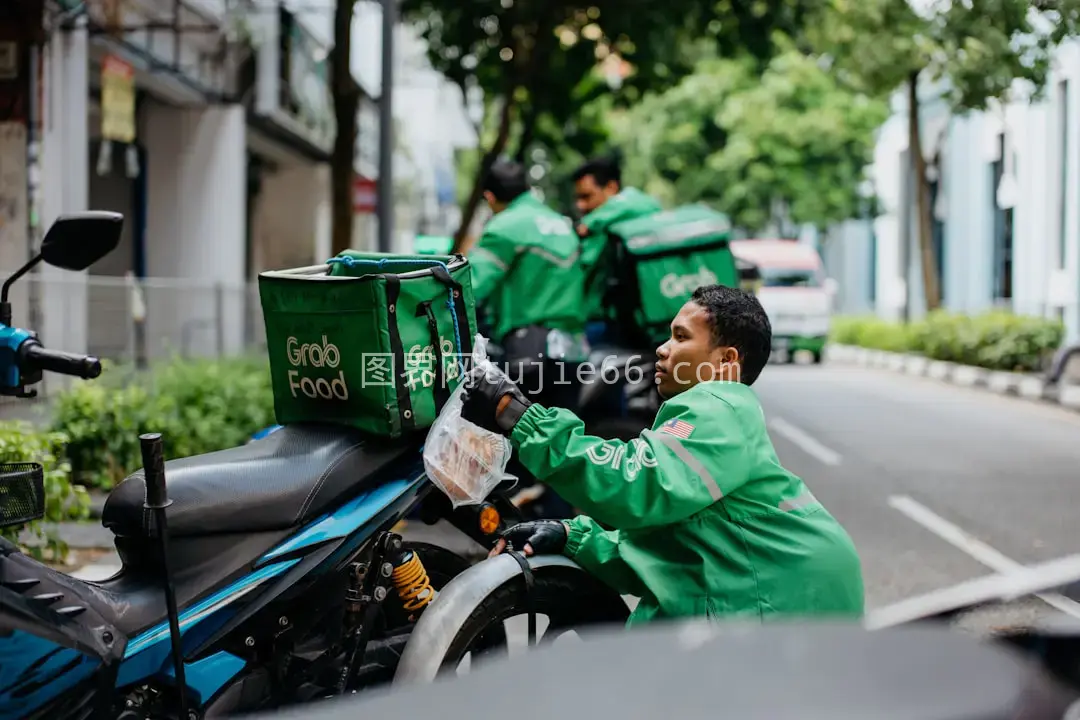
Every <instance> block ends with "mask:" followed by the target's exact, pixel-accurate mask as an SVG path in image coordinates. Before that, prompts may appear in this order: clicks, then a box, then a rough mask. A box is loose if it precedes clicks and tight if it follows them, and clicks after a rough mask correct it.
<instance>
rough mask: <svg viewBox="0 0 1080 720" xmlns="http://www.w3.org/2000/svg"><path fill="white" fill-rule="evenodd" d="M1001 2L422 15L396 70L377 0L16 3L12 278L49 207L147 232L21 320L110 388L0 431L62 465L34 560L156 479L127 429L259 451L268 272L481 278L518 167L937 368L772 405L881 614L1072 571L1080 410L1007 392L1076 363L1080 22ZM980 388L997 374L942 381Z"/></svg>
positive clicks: (1078, 608)
mask: <svg viewBox="0 0 1080 720" xmlns="http://www.w3.org/2000/svg"><path fill="white" fill-rule="evenodd" d="M620 2H621V4H620ZM661 5H662V7H661ZM991 5H993V7H994V9H995V10H994V12H990V11H987V12H985V13H984V12H981V11H980V12H975V11H974V10H972V9H970V8H968V7H967V6H962V5H961V4H956V5H952V4H949V3H945V4H940V3H934V2H922V3H912V4H909V3H907V2H904V1H903V0H864V1H862V2H859V3H855V4H848V3H844V2H839V0H837V1H835V2H829V1H827V0H815V1H813V2H796V1H795V0H770V1H769V2H759V3H738V2H735V3H715V4H714V3H700V2H692V1H691V0H677V1H674V0H673V2H671V3H664V4H656V3H649V2H644V0H641V1H638V0H619V2H616V0H604V1H601V0H597V1H596V2H593V3H573V2H563V1H560V2H554V3H529V2H525V0H494V1H493V2H474V3H471V4H464V3H461V2H460V1H459V0H405V2H404V3H402V4H401V6H400V7H397V8H396V9H395V10H394V13H393V14H394V16H395V17H394V18H392V19H393V22H391V23H390V25H391V26H392V29H393V40H394V42H393V53H392V55H393V64H392V68H391V69H392V72H391V73H390V74H389V75H387V73H384V71H383V70H384V68H383V67H382V62H381V57H382V55H383V54H384V53H383V45H382V38H383V24H384V23H383V9H382V8H383V5H382V4H380V3H377V2H370V1H368V0H356V2H352V0H338V1H337V2H335V0H289V1H287V2H286V1H284V0H88V1H87V2H80V1H79V0H8V2H6V3H4V4H3V6H0V271H3V272H5V273H10V272H11V271H13V270H14V269H16V268H17V267H19V266H20V265H21V264H22V263H24V262H25V261H26V260H27V259H28V258H29V257H30V256H31V254H32V253H33V252H34V250H35V248H36V247H37V246H38V244H39V243H40V240H41V237H42V235H43V232H44V230H45V229H46V228H48V226H49V225H50V224H51V223H52V222H53V220H55V219H56V218H57V217H58V216H59V215H61V214H64V213H69V212H76V211H80V210H86V209H96V210H112V211H117V212H121V213H123V214H124V216H125V218H126V220H125V226H124V236H123V239H122V241H121V244H120V247H119V248H118V249H117V250H116V251H115V252H114V253H113V254H112V255H110V256H108V257H107V258H105V259H104V260H103V261H101V262H99V263H98V264H96V265H95V266H93V267H92V268H91V269H90V270H89V271H88V272H87V273H68V272H63V271H58V270H53V269H50V268H48V267H40V268H37V269H36V270H35V271H34V273H33V274H32V275H31V276H30V277H29V278H27V280H26V281H24V282H23V283H21V284H20V285H19V286H17V287H16V289H15V290H14V292H13V296H12V300H13V302H14V307H15V318H14V319H15V324H16V325H21V326H24V327H32V328H34V329H36V330H37V331H38V332H39V334H40V337H41V339H42V341H43V342H44V343H45V344H46V345H48V346H49V347H52V348H54V349H58V350H65V351H69V352H76V353H89V354H92V355H96V356H98V357H101V358H103V359H105V360H107V361H110V362H111V365H110V368H111V369H110V372H109V373H107V374H106V376H104V377H103V378H102V379H101V380H100V381H95V382H94V383H77V384H73V383H72V381H70V380H68V379H65V378H63V377H61V376H53V375H50V376H47V377H46V379H45V382H44V383H43V386H42V399H41V400H40V401H38V402H32V403H21V404H19V405H18V407H15V406H14V404H13V403H11V402H3V403H0V410H2V412H3V417H4V418H5V419H7V420H13V419H16V418H29V419H31V420H33V421H34V422H35V423H36V424H37V426H38V427H39V428H40V433H38V434H34V433H37V432H38V431H34V433H31V432H30V431H28V430H26V428H23V427H22V426H18V425H14V424H10V423H5V424H4V426H3V427H2V428H0V436H2V437H0V440H4V439H5V438H6V439H9V440H10V439H12V438H17V439H18V442H17V443H16V442H15V441H14V440H12V442H11V443H9V444H11V445H12V446H14V445H16V444H18V445H20V447H22V446H26V448H28V449H25V450H18V451H16V450H10V452H18V453H24V454H35V453H37V455H36V457H44V458H52V459H53V460H54V461H55V462H54V463H53V467H54V469H53V470H52V471H51V473H50V476H49V478H48V482H49V488H50V492H51V493H53V494H54V495H55V497H56V498H57V500H58V502H57V503H56V505H55V507H56V508H57V509H55V511H51V514H50V517H49V520H50V522H51V523H53V525H50V526H49V527H51V528H54V526H55V527H60V528H61V529H63V532H59V531H56V530H55V528H54V530H50V531H49V533H50V534H49V535H48V538H49V539H48V541H47V543H46V546H47V547H49V548H52V549H54V550H57V551H59V552H60V554H63V552H64V551H65V550H66V549H67V546H69V545H71V546H73V547H75V548H76V549H88V550H90V551H95V552H96V550H97V549H100V548H104V549H106V550H107V549H108V548H109V547H111V543H110V542H109V538H108V535H107V533H106V534H105V540H101V531H102V529H101V528H100V527H99V526H98V525H97V524H96V522H95V521H93V520H92V519H91V518H90V514H91V511H92V509H93V508H94V507H95V506H96V505H99V504H100V498H101V497H102V493H104V492H105V491H107V490H108V489H109V488H110V487H111V486H112V485H113V484H114V483H116V482H118V481H119V480H120V479H122V478H123V477H124V476H125V475H126V474H127V473H128V472H130V471H132V470H134V469H135V468H136V467H138V458H139V456H138V446H137V443H136V433H135V431H134V430H133V428H136V427H140V426H141V425H143V424H144V423H146V422H148V421H150V420H152V421H153V422H154V423H155V424H156V426H157V427H159V428H161V430H162V432H164V434H165V436H166V437H169V438H183V439H182V440H176V442H178V443H180V444H181V446H176V447H173V448H171V454H172V455H173V456H179V455H184V454H188V455H190V454H195V453H197V452H208V451H210V450H215V449H220V448H223V447H230V446H233V445H238V444H241V443H242V442H244V441H245V440H246V439H247V438H248V437H249V436H250V434H251V433H253V432H254V431H256V430H258V429H260V428H262V427H265V426H266V425H269V424H271V423H272V422H273V409H272V396H271V394H270V390H269V385H268V382H267V380H266V375H265V368H264V364H265V363H264V359H263V358H262V357H261V355H262V353H263V352H264V350H265V346H264V328H263V321H262V317H261V313H260V306H259V297H258V291H257V287H256V284H255V280H256V277H257V276H258V274H259V273H260V272H262V271H264V270H269V269H281V268H290V267H300V266H306V265H312V264H319V263H322V262H324V261H325V260H326V259H327V258H329V257H331V256H332V255H334V254H336V253H337V252H338V251H340V250H342V249H345V248H348V247H351V248H355V249H363V250H383V251H392V252H413V251H414V250H415V249H416V248H417V243H418V242H419V241H422V240H426V239H430V238H431V237H447V238H453V239H454V242H455V245H456V247H457V248H458V249H465V248H467V247H468V246H469V243H470V242H471V241H472V240H473V239H474V238H475V237H476V236H477V235H478V233H479V231H480V229H481V228H482V226H483V223H484V222H485V220H486V219H487V212H486V208H485V207H484V204H483V202H482V201H480V200H479V196H478V193H477V183H476V178H477V177H478V176H479V173H481V172H482V171H483V169H484V168H485V167H487V166H489V165H490V163H491V162H492V161H493V160H494V159H495V158H496V157H499V156H510V157H515V158H517V159H518V160H519V161H522V162H524V163H525V164H526V165H527V166H528V168H529V175H530V177H531V178H532V180H533V181H534V183H535V184H536V188H537V191H538V192H539V193H540V194H541V195H542V196H543V197H544V198H545V200H546V201H548V202H549V203H551V204H552V205H553V206H554V207H556V208H557V209H559V210H560V211H562V212H565V213H567V214H572V213H573V207H572V199H573V198H572V182H571V179H570V175H571V172H572V170H573V169H574V167H576V166H577V165H578V164H579V163H580V162H582V161H583V160H584V159H586V158H588V157H591V156H594V155H598V154H603V153H613V154H616V155H617V156H618V157H620V158H621V161H622V166H623V180H624V183H625V184H627V185H632V186H634V187H638V188H640V189H642V190H644V191H645V192H647V193H649V194H652V195H653V196H654V197H656V198H658V199H660V200H661V201H662V202H663V203H664V204H665V205H667V206H669V207H670V206H673V205H679V204H685V203H691V202H703V203H706V204H709V205H711V206H713V207H714V208H716V209H718V210H720V211H722V212H725V213H727V214H728V215H729V216H730V217H731V218H732V221H733V224H734V225H735V227H736V232H735V236H736V237H744V238H776V237H783V238H788V239H790V240H791V241H792V242H797V243H803V244H806V245H809V246H811V247H813V248H815V249H817V250H818V252H820V254H821V256H822V258H823V260H824V272H825V274H826V275H827V276H828V277H829V278H832V279H833V280H834V281H835V292H834V293H833V296H832V312H833V315H834V317H833V335H832V337H831V346H832V347H836V348H840V349H844V348H850V347H856V346H859V347H863V348H872V349H874V350H881V351H890V352H895V353H901V354H904V355H906V356H911V357H919V358H923V359H924V360H928V361H929V360H935V361H941V362H946V363H950V364H949V366H948V367H946V368H945V370H943V371H942V373H939V374H938V375H937V376H936V377H924V376H920V375H925V373H922V372H918V373H902V372H897V371H895V369H893V370H890V369H889V368H888V367H885V365H886V364H887V363H885V362H882V363H878V367H868V366H865V365H863V364H857V363H853V362H845V361H842V360H841V359H839V356H838V354H837V353H831V354H830V353H826V362H825V364H824V365H804V364H798V363H797V364H777V365H776V366H775V367H771V368H769V369H767V370H766V371H765V373H764V375H763V377H762V380H761V382H760V383H759V386H758V387H759V388H760V395H761V397H762V400H763V403H764V406H765V409H766V414H767V416H769V417H770V418H771V421H770V422H771V430H772V431H773V434H774V435H773V436H774V440H775V441H776V444H777V447H778V450H779V452H780V455H781V459H782V460H783V461H784V462H785V464H788V465H789V466H790V467H791V469H792V470H794V471H795V472H796V473H798V474H799V475H800V476H802V477H803V478H804V479H806V480H807V482H808V483H809V485H810V486H811V487H812V488H813V489H814V492H815V493H817V494H818V495H819V497H820V498H821V500H822V501H823V502H824V503H825V505H826V506H827V507H828V508H830V510H832V511H833V512H834V514H836V515H837V517H838V518H839V519H840V520H841V521H842V522H843V523H844V524H845V525H846V526H847V527H849V529H850V530H851V532H852V534H853V535H854V537H855V540H856V542H857V544H858V546H859V549H860V552H861V553H862V554H863V558H864V562H865V564H866V568H867V582H868V593H869V601H870V605H871V606H876V605H880V604H883V603H886V602H891V601H895V600H898V599H901V598H903V597H907V596H909V595H911V594H913V593H916V592H922V591H926V590H930V589H934V588H937V587H942V586H945V585H948V584H951V583H954V582H958V581H960V580H963V579H967V578H969V577H974V576H976V575H979V574H984V573H986V572H990V571H998V570H1001V569H1002V568H1007V567H1011V566H1010V565H1009V563H1010V562H1015V563H1027V562H1032V561H1036V560H1040V559H1049V558H1052V557H1059V556H1062V555H1066V554H1069V553H1071V552H1074V551H1076V550H1077V546H1078V540H1077V537H1078V536H1077V534H1076V533H1075V532H1074V525H1075V522H1073V516H1074V514H1075V510H1074V509H1075V508H1076V507H1080V483H1077V481H1076V479H1077V468H1080V450H1078V448H1080V445H1078V444H1077V443H1076V441H1075V438H1076V437H1077V430H1078V429H1080V425H1078V423H1080V418H1078V416H1076V415H1075V414H1074V411H1073V410H1071V409H1069V403H1067V402H1064V399H1065V397H1066V396H1067V395H1068V392H1069V391H1068V390H1067V389H1063V390H1061V391H1060V394H1055V395H1054V397H1053V398H1051V400H1061V401H1060V402H1052V401H1048V400H1047V398H1046V397H1043V392H1042V390H1041V387H1042V386H1041V385H1040V389H1039V390H1038V392H1035V393H1033V394H1032V393H1029V395H1032V396H1033V397H1034V399H1031V398H1022V397H1019V388H1020V386H1021V385H1022V384H1023V382H1024V380H1025V379H1028V380H1032V381H1035V382H1037V383H1041V382H1042V380H1041V377H1042V374H1043V373H1044V372H1045V371H1046V369H1047V367H1048V363H1049V360H1050V357H1051V356H1052V354H1053V352H1054V351H1055V350H1057V349H1058V347H1060V346H1061V345H1062V344H1065V343H1069V342H1073V341H1077V340H1080V213H1078V212H1077V208H1078V207H1080V203H1078V202H1077V201H1078V200H1080V122H1078V118H1080V92H1078V88H1077V85H1078V82H1080V42H1077V40H1075V39H1074V37H1075V30H1076V28H1077V22H1078V17H1080V3H1076V2H1071V1H1070V2H1059V3H1044V4H1042V5H1040V7H1039V9H1038V10H1035V9H1031V8H1028V3H1026V2H1020V0H996V1H995V2H994V3H991ZM1025 8H1027V9H1025ZM342 28H344V30H343V29H342ZM1023 40H1028V41H1031V42H1028V43H1026V44H1025V42H1021V41H1023ZM335 47H336V48H337V50H335ZM1018 48H1019V49H1018ZM346 51H347V52H346ZM335 67H337V68H347V70H348V74H347V77H346V76H345V75H340V77H335ZM384 76H392V78H393V80H392V83H393V84H392V88H393V91H392V102H391V104H390V106H389V108H390V111H391V113H392V118H393V123H392V126H393V128H394V133H393V135H392V137H389V138H388V139H387V138H383V140H384V141H385V142H384V143H383V144H384V145H386V146H388V148H389V150H390V152H391V154H390V155H389V157H390V158H391V159H392V161H391V162H383V163H380V137H379V127H380V123H379V115H380V104H381V103H382V102H383V99H384V96H385V94H384V93H383V88H382V78H383V77H384ZM353 110H355V112H352V111H353ZM342 121H347V122H346V126H347V127H346V128H345V131H344V132H345V134H342V128H341V125H342ZM353 130H355V136H354V137H347V135H348V134H349V133H351V131H353ZM342 138H344V139H342ZM384 169H391V170H392V174H391V177H390V182H389V183H387V182H386V181H385V180H386V179H385V178H382V179H381V178H380V175H381V173H382V172H383V170H384ZM390 190H392V193H391V192H389V191H390ZM380 198H381V201H383V202H386V203H387V208H388V209H387V210H386V212H384V213H381V216H382V217H383V218H384V221H385V220H391V221H392V223H387V224H385V225H384V226H383V227H382V228H380V225H379V217H378V215H379V214H377V210H378V209H379V202H380ZM387 231H389V232H387ZM380 238H382V241H380ZM845 357H847V358H849V360H850V358H852V357H854V356H853V355H851V354H849V355H847V356H845ZM959 366H964V367H973V368H977V369H978V370H979V372H982V373H987V375H986V377H985V378H984V377H983V376H981V375H980V376H979V379H977V381H973V382H971V383H961V384H964V385H968V387H957V386H956V385H950V384H947V383H945V382H942V380H944V379H947V378H946V375H948V376H949V377H951V376H952V374H955V372H956V367H959ZM990 372H994V373H998V376H997V377H998V381H997V382H998V384H999V385H1001V387H1002V388H1004V390H1003V391H1002V392H999V393H995V392H992V388H991V385H992V384H993V382H992V381H991V380H990V377H989V375H988V373H990ZM1065 382H1066V383H1071V380H1070V373H1067V374H1066V378H1065ZM1010 388H1011V390H1010ZM1074 404H1075V403H1074ZM57 433H62V435H60V434H57ZM27 437H33V441H32V442H31V443H30V444H29V445H28V444H27V442H28V441H27V440H26V438H27ZM0 445H3V443H0ZM4 447H6V445H4ZM61 460H66V461H67V464H64V463H62V462H61ZM920 508H921V510H920ZM924 511H925V512H924ZM927 513H930V514H927ZM928 518H929V519H928ZM934 518H937V519H936V520H935V519H934ZM939 521H940V522H939ZM56 523H60V525H56ZM974 541H977V542H978V543H981V544H980V545H973V544H972V542H974ZM972 548H976V549H974V550H973V549H972ZM986 548H989V549H990V552H987V551H986ZM98 554H100V553H98ZM90 556H95V555H94V552H90ZM95 557H96V556H95ZM1002 558H1004V560H1002ZM57 559H58V558H57ZM103 562H105V563H106V566H107V565H108V562H110V561H109V560H108V559H107V558H106V560H105V561H103ZM1070 602H1071V601H1070ZM1074 606H1075V607H1074ZM1048 607H1050V604H1047V603H1045V602H1042V604H1038V603H1036V604H1035V605H1030V606H1029V605H1024V606H1022V607H1021V608H1020V609H1019V610H1018V609H1017V608H1011V609H1010V610H1009V612H1010V613H1016V612H1020V613H1021V614H1023V612H1027V611H1028V610H1030V611H1031V612H1041V611H1043V610H1045V609H1046V608H1048ZM1063 608H1064V611H1065V612H1070V613H1072V614H1076V615H1078V616H1080V605H1075V603H1074V604H1073V605H1069V604H1068V603H1067V602H1066V603H1063V604H1059V606H1058V608H1057V609H1058V610H1063ZM1010 617H1012V615H1010ZM995 622H996V620H995Z"/></svg>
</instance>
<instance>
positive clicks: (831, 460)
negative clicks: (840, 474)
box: [768, 418, 840, 465]
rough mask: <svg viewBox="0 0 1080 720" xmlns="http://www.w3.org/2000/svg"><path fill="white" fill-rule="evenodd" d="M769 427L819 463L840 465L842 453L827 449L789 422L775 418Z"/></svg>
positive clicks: (769, 423)
mask: <svg viewBox="0 0 1080 720" xmlns="http://www.w3.org/2000/svg"><path fill="white" fill-rule="evenodd" d="M768 425H769V427H771V428H772V429H773V430H775V431H776V434H778V435H780V436H782V437H784V438H786V439H788V440H790V441H791V442H792V443H794V444H795V445H797V446H798V447H799V449H801V450H802V451H803V452H805V453H806V454H807V455H809V456H811V457H812V458H814V459H815V460H817V461H818V462H821V463H824V464H825V465H839V464H840V453H838V452H836V451H834V450H830V449H829V448H827V447H825V446H824V445H822V444H821V443H819V442H818V441H817V440H815V439H814V438H812V437H810V436H809V435H807V434H806V433H805V432H803V431H802V430H800V429H799V428H797V427H795V426H794V425H792V424H791V423H789V422H788V421H787V420H784V419H783V418H773V419H772V420H770V421H769V422H768Z"/></svg>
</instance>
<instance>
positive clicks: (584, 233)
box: [577, 223, 589, 238]
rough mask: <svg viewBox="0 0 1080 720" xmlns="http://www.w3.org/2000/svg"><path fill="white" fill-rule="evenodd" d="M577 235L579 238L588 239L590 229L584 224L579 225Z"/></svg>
mask: <svg viewBox="0 0 1080 720" xmlns="http://www.w3.org/2000/svg"><path fill="white" fill-rule="evenodd" d="M577 234H578V237H579V238H586V237H588V236H589V228H587V227H586V226H585V224H584V223H579V224H578V226H577Z"/></svg>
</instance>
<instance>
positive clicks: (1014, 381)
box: [826, 343, 1080, 412]
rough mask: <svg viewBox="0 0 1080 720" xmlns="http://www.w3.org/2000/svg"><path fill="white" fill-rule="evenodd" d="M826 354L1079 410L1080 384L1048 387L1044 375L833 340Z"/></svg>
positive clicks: (835, 359) (838, 359)
mask: <svg viewBox="0 0 1080 720" xmlns="http://www.w3.org/2000/svg"><path fill="white" fill-rule="evenodd" d="M826 354H827V355H826V356H827V359H828V360H830V361H832V362H839V363H846V364H849V365H859V366H862V367H871V368H878V369H885V370H890V371H892V372H897V373H900V374H903V375H912V376H916V377H926V378H930V379H931V380H938V381H940V382H945V383H949V384H950V385H957V386H959V387H968V388H977V389H980V390H985V391H987V392H991V393H994V394H996V395H1005V396H1009V397H1018V398H1024V399H1026V400H1033V401H1036V402H1043V403H1049V404H1052V405H1059V406H1061V407H1063V408H1066V409H1068V410H1075V411H1078V412H1080V385H1075V384H1068V383H1059V384H1058V386H1057V387H1056V388H1055V387H1048V386H1047V385H1046V383H1045V381H1044V380H1043V378H1042V376H1041V375H1036V374H1031V373H1015V372H1006V371H1002V370H987V369H986V368H981V367H975V366H973V365H960V364H958V363H952V362H944V361H941V360H931V359H929V358H926V357H923V356H921V355H912V354H908V353H896V352H889V351H886V350H871V349H869V348H862V347H857V346H854V345H837V344H834V343H830V344H829V345H828V346H827V347H826Z"/></svg>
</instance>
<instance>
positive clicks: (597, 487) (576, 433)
mask: <svg viewBox="0 0 1080 720" xmlns="http://www.w3.org/2000/svg"><path fill="white" fill-rule="evenodd" d="M687 394H690V393H683V396H685V395H687ZM683 396H679V397H676V398H673V399H671V400H668V401H667V402H665V403H664V404H663V405H662V406H661V408H660V412H659V413H658V415H657V422H656V425H655V427H656V428H657V429H655V430H644V431H643V432H642V433H641V435H640V436H639V437H637V438H634V439H633V440H631V441H630V442H623V441H621V440H605V439H603V438H599V437H593V436H590V435H586V434H585V432H584V423H583V422H582V421H581V420H580V419H579V418H578V417H577V416H576V415H574V414H573V413H572V412H570V411H568V410H564V409H561V408H545V407H543V406H542V405H539V404H533V405H532V406H530V407H529V409H528V410H526V411H525V412H524V414H522V416H521V419H520V420H519V421H518V422H517V425H516V426H515V427H514V431H513V433H512V435H511V440H512V441H513V443H514V446H515V447H516V448H517V451H518V457H520V458H521V462H522V463H523V464H524V465H525V467H526V468H527V469H528V470H529V471H530V472H532V473H533V474H534V475H535V476H536V478H537V479H538V480H540V481H541V482H545V483H547V484H549V485H550V486H551V487H552V489H553V490H555V491H556V492H557V493H559V494H560V495H561V496H562V497H563V498H565V499H566V500H567V501H568V502H570V503H571V504H573V505H575V506H576V507H579V508H581V510H582V511H584V512H586V513H588V514H589V515H591V516H592V517H595V518H596V519H597V520H599V521H601V522H603V523H606V524H607V525H610V526H612V527H615V528H619V529H626V530H630V529H634V528H642V527H654V526H658V525H667V524H670V523H674V522H677V521H679V520H682V519H685V518H687V517H690V516H691V515H694V514H695V513H697V512H700V511H701V510H703V509H705V508H707V507H709V506H710V505H712V504H713V503H715V502H716V501H717V500H719V499H720V498H721V497H723V495H724V494H725V493H730V492H731V491H732V490H734V489H735V488H737V487H738V486H740V485H742V484H743V483H745V482H746V481H747V479H748V478H749V472H750V470H749V464H748V453H747V452H746V447H745V439H744V436H743V432H742V425H741V423H739V422H738V420H737V419H736V416H735V411H734V410H733V409H732V408H731V407H730V406H729V405H728V404H727V403H725V402H723V401H722V400H719V399H717V398H715V397H713V396H711V395H698V396H697V397H696V398H695V399H693V400H686V399H684V398H683ZM703 402H704V403H705V405H706V407H703V408H702V410H703V411H702V412H695V410H694V408H693V405H694V404H697V405H701V404H702V403H703Z"/></svg>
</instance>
